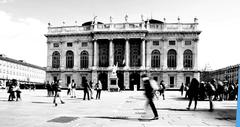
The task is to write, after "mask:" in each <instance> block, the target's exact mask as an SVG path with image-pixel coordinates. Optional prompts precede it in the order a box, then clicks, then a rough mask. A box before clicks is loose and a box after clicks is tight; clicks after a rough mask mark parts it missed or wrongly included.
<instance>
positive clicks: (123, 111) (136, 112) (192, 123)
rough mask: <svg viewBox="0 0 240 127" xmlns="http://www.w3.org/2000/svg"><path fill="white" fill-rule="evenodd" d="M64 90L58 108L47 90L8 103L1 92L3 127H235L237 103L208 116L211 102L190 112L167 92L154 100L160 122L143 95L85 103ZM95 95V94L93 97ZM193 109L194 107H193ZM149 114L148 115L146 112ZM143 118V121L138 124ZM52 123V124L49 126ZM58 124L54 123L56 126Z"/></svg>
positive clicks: (221, 105)
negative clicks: (154, 116) (154, 118)
mask: <svg viewBox="0 0 240 127" xmlns="http://www.w3.org/2000/svg"><path fill="white" fill-rule="evenodd" d="M66 93H67V92H66V91H65V90H63V92H62V95H63V100H64V101H65V102H66V103H65V104H60V101H59V100H57V101H58V103H59V104H58V106H57V107H55V106H54V104H53V103H52V102H53V98H52V97H47V96H46V95H47V93H46V90H36V91H29V90H23V92H22V101H18V102H15V101H14V102H8V101H7V97H8V94H7V92H6V90H0V126H1V127H116V126H118V127H122V126H124V127H128V126H129V127H139V126H140V127H146V126H147V127H161V126H162V127H205V126H211V127H221V126H222V127H232V126H233V127H234V126H236V125H235V124H236V109H237V101H214V108H215V111H214V112H208V108H209V102H208V101H198V106H197V110H196V111H192V110H190V111H187V110H186V107H187V105H188V100H186V99H183V97H181V96H180V92H179V91H166V94H165V96H166V100H162V97H160V98H159V100H157V99H155V101H154V103H155V106H156V108H157V110H158V114H159V119H158V120H148V119H150V118H152V117H153V114H152V112H151V110H150V109H149V108H147V109H145V108H144V105H145V98H144V96H143V92H142V91H137V92H134V91H123V92H107V91H103V92H102V95H101V100H95V99H92V100H90V101H88V100H85V101H84V100H83V99H82V98H83V91H82V90H78V91H77V98H70V97H69V96H67V95H66ZM94 95H95V93H94ZM192 108H193V105H192ZM145 111H146V112H145ZM139 118H142V119H143V120H139ZM49 121H53V122H49ZM54 121H55V122H54Z"/></svg>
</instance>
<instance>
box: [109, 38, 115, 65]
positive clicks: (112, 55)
mask: <svg viewBox="0 0 240 127" xmlns="http://www.w3.org/2000/svg"><path fill="white" fill-rule="evenodd" d="M113 64H114V46H113V40H112V39H110V40H109V66H110V67H112V66H113Z"/></svg>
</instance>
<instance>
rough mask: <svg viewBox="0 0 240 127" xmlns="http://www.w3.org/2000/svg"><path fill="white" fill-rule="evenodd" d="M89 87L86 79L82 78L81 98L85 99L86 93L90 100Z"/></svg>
mask: <svg viewBox="0 0 240 127" xmlns="http://www.w3.org/2000/svg"><path fill="white" fill-rule="evenodd" d="M89 89H90V87H89V84H88V82H87V79H84V80H83V92H84V93H83V94H84V95H83V100H85V99H86V95H87V97H88V100H90V98H89Z"/></svg>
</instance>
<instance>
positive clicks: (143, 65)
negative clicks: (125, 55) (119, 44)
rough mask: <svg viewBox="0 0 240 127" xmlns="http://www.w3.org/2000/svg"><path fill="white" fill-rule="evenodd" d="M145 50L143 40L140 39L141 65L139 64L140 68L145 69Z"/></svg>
mask: <svg viewBox="0 0 240 127" xmlns="http://www.w3.org/2000/svg"><path fill="white" fill-rule="evenodd" d="M145 50H146V47H145V40H144V39H142V54H141V56H142V66H141V68H142V69H145V67H146V65H145V62H146V60H145V55H146V54H145Z"/></svg>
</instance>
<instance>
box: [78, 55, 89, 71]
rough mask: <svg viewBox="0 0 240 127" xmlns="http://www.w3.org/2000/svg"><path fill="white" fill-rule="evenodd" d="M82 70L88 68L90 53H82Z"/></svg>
mask: <svg viewBox="0 0 240 127" xmlns="http://www.w3.org/2000/svg"><path fill="white" fill-rule="evenodd" d="M80 68H88V52H87V51H82V52H81V54H80Z"/></svg>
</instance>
